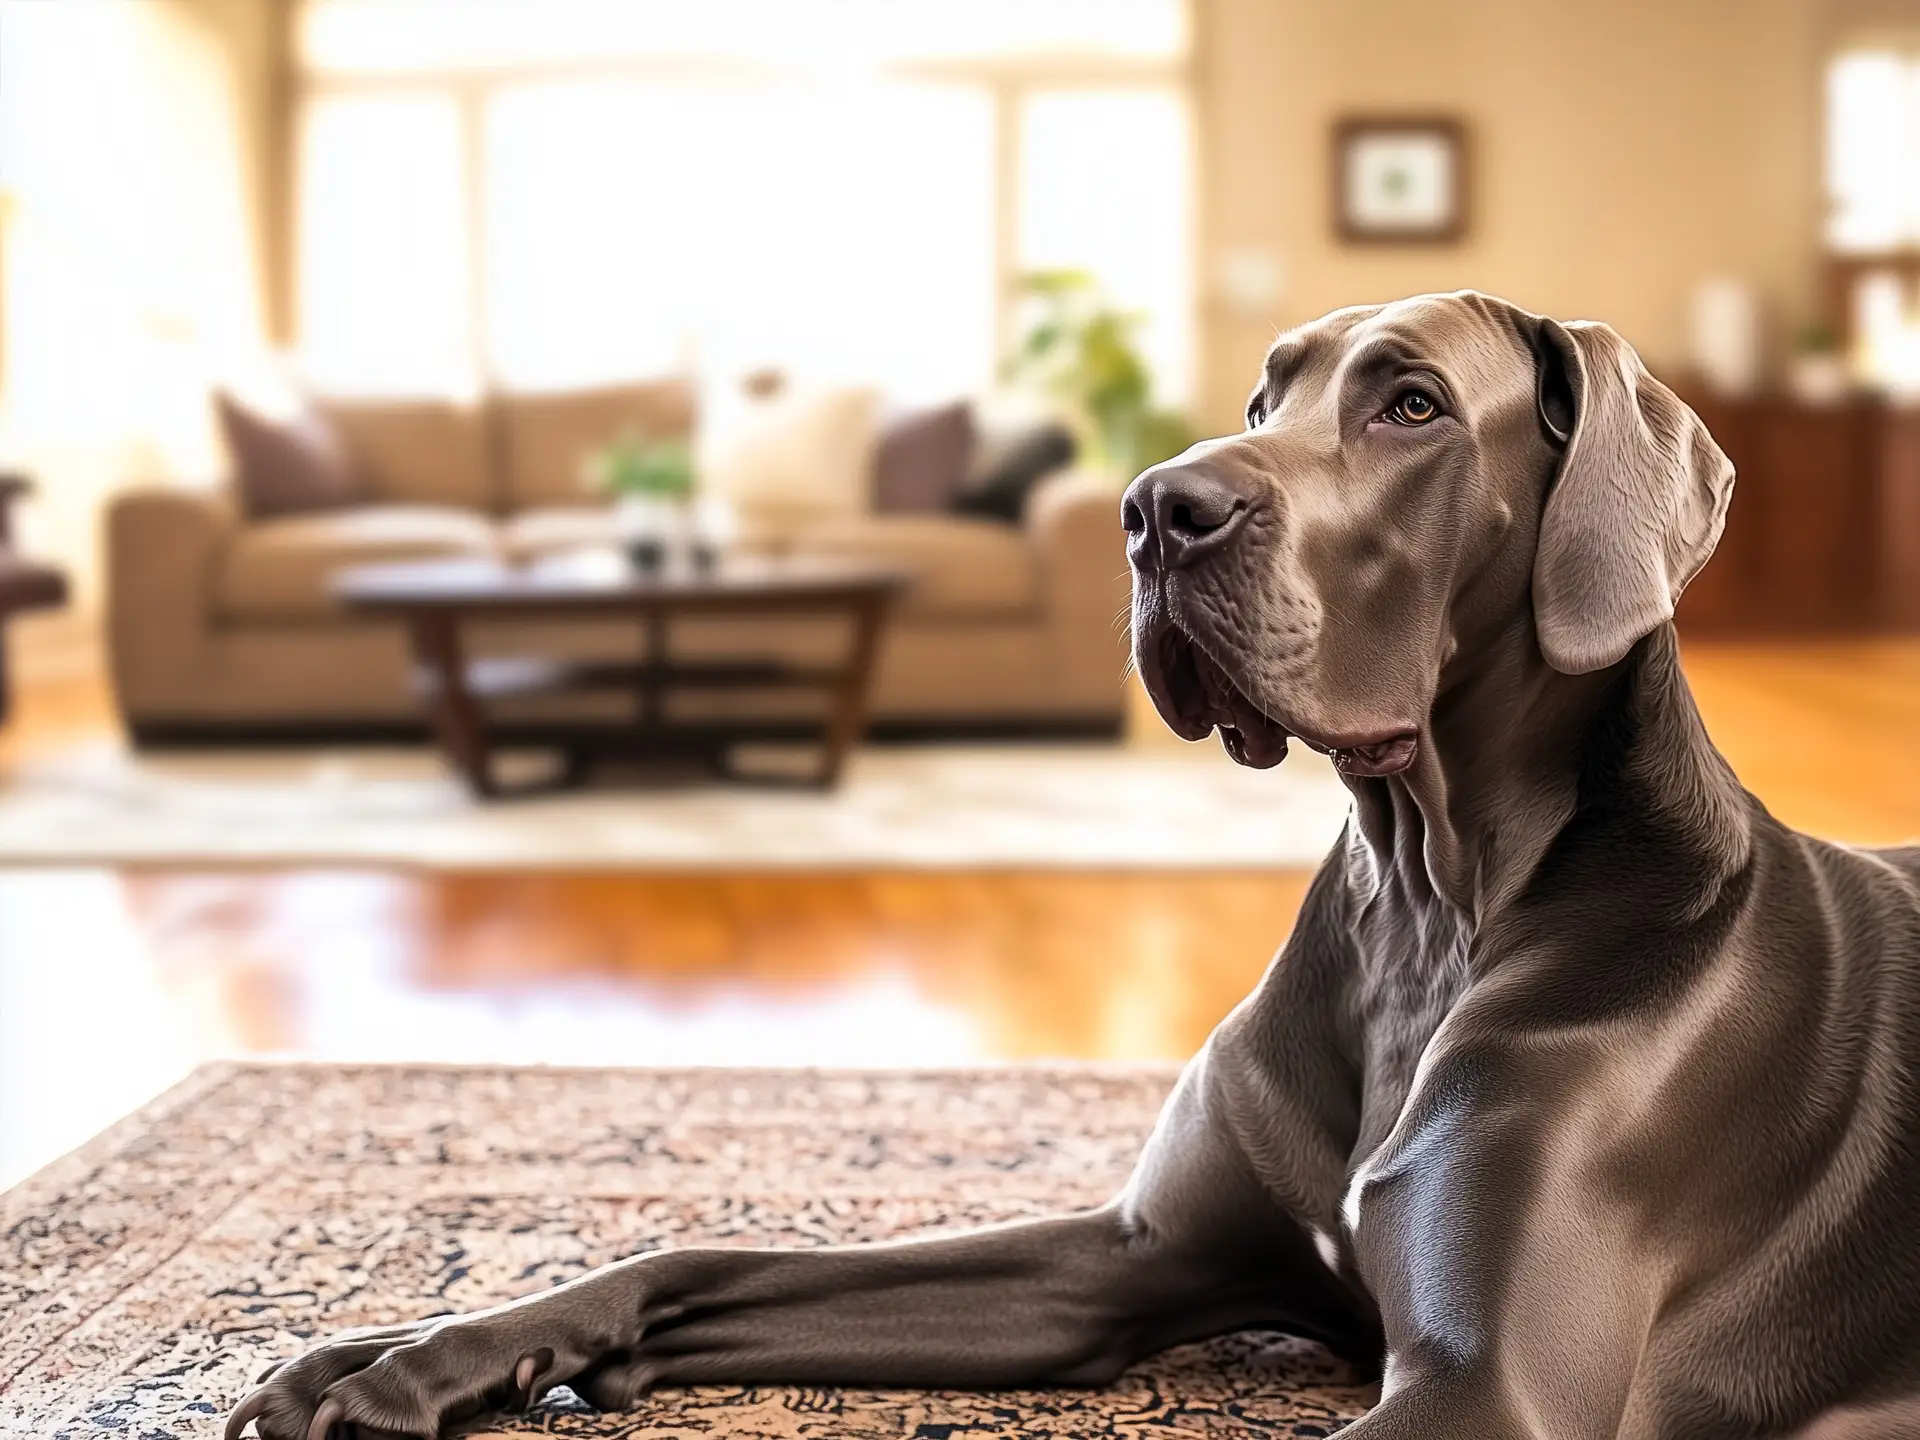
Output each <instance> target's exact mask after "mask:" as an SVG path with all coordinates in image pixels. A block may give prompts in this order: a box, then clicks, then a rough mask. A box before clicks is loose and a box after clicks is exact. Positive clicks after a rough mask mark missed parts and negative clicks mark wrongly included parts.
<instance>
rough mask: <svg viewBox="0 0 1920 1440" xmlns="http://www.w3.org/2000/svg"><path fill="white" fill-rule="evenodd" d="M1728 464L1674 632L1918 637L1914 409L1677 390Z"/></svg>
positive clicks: (1919, 423) (1918, 481)
mask: <svg viewBox="0 0 1920 1440" xmlns="http://www.w3.org/2000/svg"><path fill="white" fill-rule="evenodd" d="M1677 388H1679V389H1680V392H1681V394H1682V395H1683V396H1684V397H1685V398H1686V400H1687V403H1688V404H1690V405H1692V406H1693V407H1694V409H1695V410H1696V411H1697V412H1698V413H1699V415H1700V418H1701V419H1702V420H1704V421H1706V423H1707V428H1708V429H1709V430H1711V431H1712V432H1713V436H1714V439H1716V440H1718V441H1719V442H1720V448H1721V449H1723V450H1725V451H1726V452H1727V455H1728V457H1729V458H1731V459H1732V461H1733V463H1734V468H1735V471H1736V480H1735V484H1734V491H1733V505H1732V508H1731V509H1730V510H1729V511H1728V512H1727V528H1726V533H1725V534H1724V535H1723V536H1722V537H1721V540H1720V547H1719V549H1718V550H1717V551H1716V552H1715V553H1714V557H1713V559H1712V560H1711V561H1710V562H1709V563H1708V565H1707V568H1706V569H1705V570H1703V571H1701V572H1700V574H1699V576H1698V577H1696V578H1695V580H1694V582H1693V584H1692V585H1691V586H1689V587H1688V589H1687V593H1686V594H1685V595H1684V596H1683V597H1682V598H1681V601H1680V612H1679V622H1680V626H1681V628H1682V630H1683V631H1687V632H1691V633H1698V634H1715V635H1735V634H1752V635H1788V634H1823V633H1824V634H1838V633H1849V632H1852V633H1859V632H1869V631H1901V630H1905V631H1920V409H1911V408H1903V407H1896V406H1892V405H1888V404H1885V403H1884V402H1880V401H1875V400H1866V399H1861V400H1849V401H1846V402H1843V403H1841V404H1836V405H1831V406H1813V405H1805V404H1801V403H1800V402H1798V401H1795V400H1791V399H1788V398H1786V397H1784V396H1765V397H1757V398H1753V399H1743V400H1723V399H1716V398H1713V397H1712V396H1709V395H1706V394H1704V393H1699V392H1698V391H1697V388H1696V387H1691V386H1681V387H1677Z"/></svg>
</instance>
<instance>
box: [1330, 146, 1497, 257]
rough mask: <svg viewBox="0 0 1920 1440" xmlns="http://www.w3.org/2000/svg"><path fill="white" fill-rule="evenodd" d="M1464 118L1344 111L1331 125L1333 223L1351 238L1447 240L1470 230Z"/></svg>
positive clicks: (1371, 240)
mask: <svg viewBox="0 0 1920 1440" xmlns="http://www.w3.org/2000/svg"><path fill="white" fill-rule="evenodd" d="M1468 158H1469V157H1468V154H1467V129H1466V126H1465V124H1464V123H1462V122H1461V121H1459V120H1457V119H1454V118H1452V117H1448V116H1426V115H1417V116H1391V115H1370V116H1347V117H1345V118H1343V119H1340V120H1338V121H1336V122H1335V123H1334V127H1333V215H1334V230H1335V233H1336V234H1337V235H1338V236H1339V238H1340V239H1341V240H1343V241H1346V242H1348V243H1350V244H1396V245H1408V244H1413V245H1446V244H1453V243H1455V242H1457V241H1458V240H1460V239H1461V238H1462V237H1463V236H1464V235H1465V234H1466V233H1467V215H1468V199H1469V195H1470V193H1471V192H1470V185H1469V181H1470V179H1471V175H1470V166H1469V163H1468Z"/></svg>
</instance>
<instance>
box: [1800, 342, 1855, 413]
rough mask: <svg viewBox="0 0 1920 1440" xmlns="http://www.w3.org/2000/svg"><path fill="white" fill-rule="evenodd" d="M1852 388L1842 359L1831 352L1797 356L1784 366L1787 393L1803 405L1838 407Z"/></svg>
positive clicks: (1851, 381) (1850, 379) (1844, 360)
mask: <svg viewBox="0 0 1920 1440" xmlns="http://www.w3.org/2000/svg"><path fill="white" fill-rule="evenodd" d="M1852 388H1853V379H1852V377H1851V376H1850V375H1848V373H1847V362H1846V359H1845V357H1844V356H1841V355H1838V354H1835V353H1834V352H1832V351H1813V352H1808V353H1806V354H1802V355H1796V356H1794V357H1793V362H1792V363H1791V364H1790V365H1788V367H1787V390H1788V391H1789V392H1790V393H1791V394H1792V396H1793V398H1794V399H1796V400H1798V401H1799V402H1800V403H1801V404H1802V405H1838V404H1839V403H1840V402H1841V401H1842V400H1844V399H1846V398H1847V392H1848V391H1849V390H1851V389H1852Z"/></svg>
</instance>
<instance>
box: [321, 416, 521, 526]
mask: <svg viewBox="0 0 1920 1440" xmlns="http://www.w3.org/2000/svg"><path fill="white" fill-rule="evenodd" d="M320 408H321V410H322V412H323V413H324V414H325V415H326V417H327V418H328V419H329V420H331V421H332V422H333V424H334V427H335V428H336V429H337V430H338V431H339V432H340V434H341V436H342V437H343V438H344V439H345V440H346V442H347V447H348V448H349V449H350V450H352V451H353V454H354V458H355V459H356V460H357V461H358V462H359V464H360V467H361V469H362V471H363V472H364V473H365V475H366V478H367V488H368V490H369V491H370V492H371V495H372V498H373V499H375V500H379V501H383V502H385V503H388V504H393V505H452V506H458V507H460V508H463V509H469V510H490V509H492V508H493V505H494V494H493V477H492V466H491V465H490V464H489V462H488V457H487V452H488V443H489V442H488V438H487V418H486V413H485V412H484V411H483V410H481V409H479V408H478V407H475V406H471V405H456V404H453V403H452V402H450V401H439V400H328V401H326V402H324V403H323V404H322V405H321V407H320Z"/></svg>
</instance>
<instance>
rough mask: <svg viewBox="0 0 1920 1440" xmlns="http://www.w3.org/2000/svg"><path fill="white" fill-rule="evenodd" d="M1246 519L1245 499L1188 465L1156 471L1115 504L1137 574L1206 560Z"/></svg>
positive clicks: (1202, 470) (1160, 466)
mask: <svg viewBox="0 0 1920 1440" xmlns="http://www.w3.org/2000/svg"><path fill="white" fill-rule="evenodd" d="M1246 515H1247V501H1246V497H1245V496H1243V495H1241V494H1240V492H1239V491H1237V490H1235V489H1234V488H1233V487H1232V486H1231V485H1229V484H1227V483H1226V482H1225V481H1224V480H1221V479H1219V478H1218V477H1216V476H1215V475H1213V474H1212V473H1211V472H1210V471H1208V470H1206V469H1203V468H1201V467H1199V466H1196V465H1192V464H1186V465H1179V464H1166V465H1156V466H1155V467H1154V468H1153V469H1151V470H1149V471H1147V472H1146V473H1145V474H1143V475H1141V476H1140V477H1139V478H1138V479H1136V480H1135V481H1134V482H1133V483H1132V484H1131V485H1129V486H1128V487H1127V493H1126V494H1125V495H1124V496H1122V497H1121V501H1120V523H1121V525H1122V526H1124V527H1125V528H1126V532H1127V558H1128V559H1129V560H1131V561H1132V562H1133V565H1134V568H1135V569H1137V570H1151V569H1153V568H1155V567H1158V568H1160V569H1163V570H1177V569H1179V568H1180V567H1181V566H1182V565H1191V564H1193V563H1194V562H1195V561H1197V560H1203V559H1205V558H1206V557H1207V556H1209V555H1212V554H1214V553H1215V552H1216V551H1218V550H1220V549H1221V547H1223V546H1224V545H1226V543H1227V542H1228V541H1229V540H1231V539H1232V538H1233V537H1234V535H1235V534H1236V533H1238V531H1239V529H1240V522H1241V521H1242V520H1244V519H1245V518H1246Z"/></svg>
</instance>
